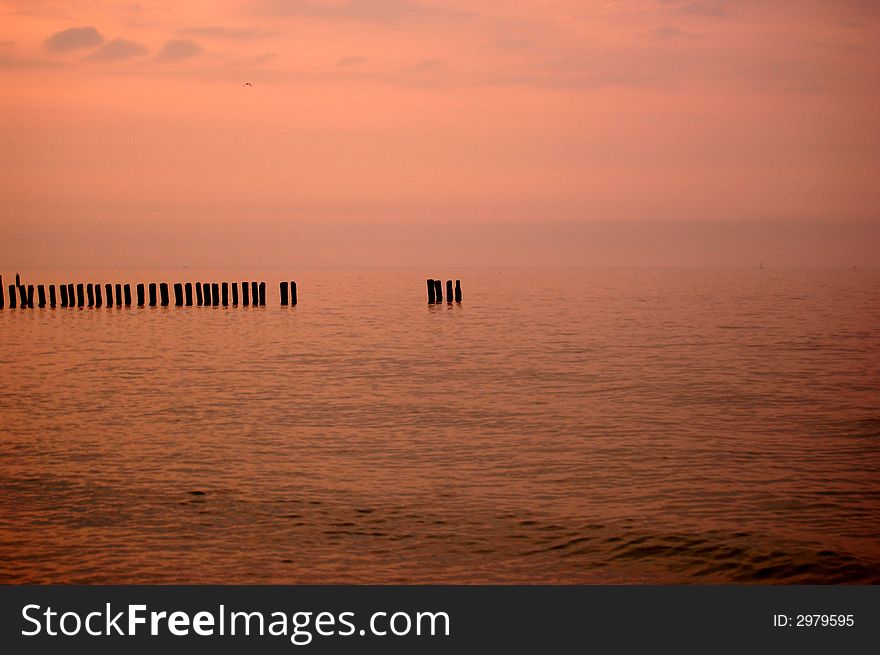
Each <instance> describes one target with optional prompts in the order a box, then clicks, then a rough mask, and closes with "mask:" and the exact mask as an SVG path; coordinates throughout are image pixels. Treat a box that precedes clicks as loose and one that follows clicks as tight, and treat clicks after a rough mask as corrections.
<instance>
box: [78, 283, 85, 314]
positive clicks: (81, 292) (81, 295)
mask: <svg viewBox="0 0 880 655" xmlns="http://www.w3.org/2000/svg"><path fill="white" fill-rule="evenodd" d="M85 304H86V285H84V284H83V283H82V282H80V283H79V284H77V285H76V306H77V307H79V308H80V309H82V308H83V307H85Z"/></svg>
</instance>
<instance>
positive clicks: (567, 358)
mask: <svg viewBox="0 0 880 655" xmlns="http://www.w3.org/2000/svg"><path fill="white" fill-rule="evenodd" d="M14 273H15V272H14V271H3V284H4V285H5V286H6V289H5V293H6V296H7V298H6V302H7V306H6V308H5V309H3V310H2V311H0V385H2V387H0V393H2V397H0V583H12V584H18V583H85V584H92V583H161V584H165V583H175V584H176V583H196V584H203V583H254V584H263V583H290V584H300V583H316V584H324V583H382V584H385V583H401V584H432V583H438V584H445V583H462V584H476V583H504V584H514V583H524V584H539V583H549V584H584V583H587V584H592V583H612V584H617V583H620V584H633V583H648V584H681V583H683V584H690V583H697V584H717V583H749V584H752V583H772V584H790V583H819V584H831V583H875V584H876V583H880V270H877V269H815V270H811V269H804V270H794V269H788V270H777V269H773V268H772V267H767V268H758V267H757V266H756V267H754V268H750V269H745V268H744V269H632V270H630V269H609V270H600V269H590V268H583V269H528V268H518V269H500V268H480V269H455V270H452V269H449V270H446V269H442V268H438V269H424V270H423V269H412V270H409V269H387V270H382V269H365V270H322V269H314V270H295V269H291V270H278V269H272V270H263V271H261V270H195V269H188V268H175V269H168V270H159V271H141V270H127V271H97V270H91V271H20V273H21V275H22V282H23V283H25V284H50V283H51V284H61V283H78V282H83V283H101V284H104V283H112V284H116V283H130V284H132V285H134V284H136V283H139V282H146V283H149V282H167V283H169V284H173V283H175V282H184V283H185V282H197V281H201V282H218V283H222V282H237V283H239V284H240V282H242V281H251V280H261V281H263V280H264V281H266V282H267V289H268V297H267V302H266V306H258V307H254V306H247V307H244V306H240V305H239V306H235V307H233V306H229V307H224V306H222V305H221V306H218V307H213V306H212V307H197V306H194V307H174V306H170V307H161V306H160V307H149V306H148V307H143V308H139V307H116V306H112V307H102V308H83V309H71V308H61V307H56V308H54V309H53V308H49V307H46V308H42V309H39V308H36V309H20V308H19V309H10V308H9V306H8V302H9V298H8V293H9V291H8V285H9V284H11V283H12V282H13V276H14ZM427 278H437V279H441V280H442V281H443V282H444V284H443V291H444V294H445V281H446V280H447V279H452V280H455V279H460V280H461V288H462V295H463V297H462V302H461V303H456V302H452V303H449V302H447V299H446V298H444V299H443V302H440V303H435V304H429V303H428V302H427V293H426V283H425V280H426V279H427ZM282 280H295V281H296V282H297V290H298V304H297V305H296V306H295V307H293V306H281V305H280V302H279V282H280V281H282ZM172 302H173V296H172Z"/></svg>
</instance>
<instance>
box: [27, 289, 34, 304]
mask: <svg viewBox="0 0 880 655" xmlns="http://www.w3.org/2000/svg"><path fill="white" fill-rule="evenodd" d="M27 301H28V304H27V306H28V309H33V308H34V285H33V284H29V285H27Z"/></svg>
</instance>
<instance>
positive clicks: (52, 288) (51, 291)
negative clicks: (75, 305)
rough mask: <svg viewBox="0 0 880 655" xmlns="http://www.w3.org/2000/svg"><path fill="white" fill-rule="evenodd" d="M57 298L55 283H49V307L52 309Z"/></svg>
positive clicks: (1, 290)
mask: <svg viewBox="0 0 880 655" xmlns="http://www.w3.org/2000/svg"><path fill="white" fill-rule="evenodd" d="M0 293H3V284H2V280H0ZM57 299H58V298H57V296H56V295H55V285H54V284H50V285H49V307H51V308H52V309H55V305H56V302H55V301H56V300H57Z"/></svg>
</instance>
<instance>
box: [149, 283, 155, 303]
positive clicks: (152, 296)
mask: <svg viewBox="0 0 880 655" xmlns="http://www.w3.org/2000/svg"><path fill="white" fill-rule="evenodd" d="M149 288H150V307H155V306H156V283H155V282H150V287H149Z"/></svg>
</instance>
